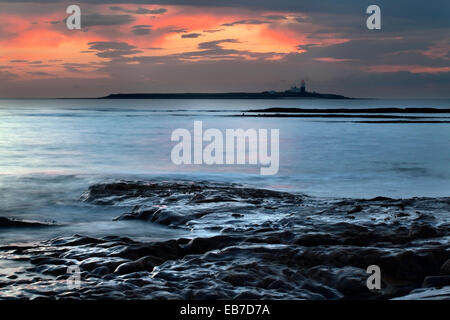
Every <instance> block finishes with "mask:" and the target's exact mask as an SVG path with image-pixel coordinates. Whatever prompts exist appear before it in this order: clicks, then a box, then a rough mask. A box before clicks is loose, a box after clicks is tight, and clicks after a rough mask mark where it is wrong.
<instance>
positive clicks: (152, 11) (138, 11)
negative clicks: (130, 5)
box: [110, 6, 167, 14]
mask: <svg viewBox="0 0 450 320" xmlns="http://www.w3.org/2000/svg"><path fill="white" fill-rule="evenodd" d="M110 9H111V10H113V11H121V12H126V13H133V14H164V13H166V12H167V9H166V8H158V9H146V8H138V9H136V10H130V9H124V8H122V7H119V6H113V7H110Z"/></svg>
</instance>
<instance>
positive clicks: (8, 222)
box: [0, 217, 57, 228]
mask: <svg viewBox="0 0 450 320" xmlns="http://www.w3.org/2000/svg"><path fill="white" fill-rule="evenodd" d="M56 225H57V224H56V223H55V222H40V221H31V220H19V219H14V218H7V217H0V228H11V227H14V228H18V227H22V228H36V227H51V226H56Z"/></svg>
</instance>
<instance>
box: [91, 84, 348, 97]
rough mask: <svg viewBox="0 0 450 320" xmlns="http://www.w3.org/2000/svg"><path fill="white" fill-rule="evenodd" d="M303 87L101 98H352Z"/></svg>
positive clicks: (135, 94) (137, 94)
mask: <svg viewBox="0 0 450 320" xmlns="http://www.w3.org/2000/svg"><path fill="white" fill-rule="evenodd" d="M302 85H303V87H301V88H297V87H291V89H289V90H286V91H264V92H223V93H115V94H110V95H108V96H106V97H101V98H99V99H284V98H294V99H297V98H314V99H351V98H349V97H345V96H341V95H338V94H330V93H318V92H308V91H306V89H305V88H304V83H302Z"/></svg>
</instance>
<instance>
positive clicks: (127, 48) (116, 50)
mask: <svg viewBox="0 0 450 320" xmlns="http://www.w3.org/2000/svg"><path fill="white" fill-rule="evenodd" d="M88 45H89V49H90V50H95V51H97V53H96V55H97V56H99V57H101V58H120V57H122V56H127V55H133V54H137V53H141V52H142V51H141V50H136V47H135V46H132V45H129V44H128V43H126V42H114V41H95V42H89V43H88Z"/></svg>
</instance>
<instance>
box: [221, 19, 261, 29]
mask: <svg viewBox="0 0 450 320" xmlns="http://www.w3.org/2000/svg"><path fill="white" fill-rule="evenodd" d="M265 23H268V22H267V21H262V20H257V19H246V20H238V21H234V22H230V23H224V24H222V26H224V27H232V26H235V25H239V24H254V25H258V24H265Z"/></svg>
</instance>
